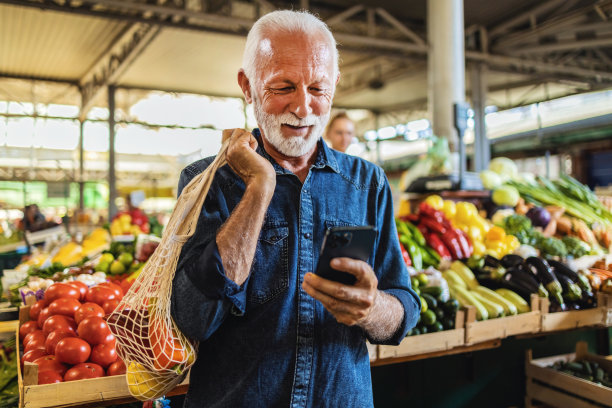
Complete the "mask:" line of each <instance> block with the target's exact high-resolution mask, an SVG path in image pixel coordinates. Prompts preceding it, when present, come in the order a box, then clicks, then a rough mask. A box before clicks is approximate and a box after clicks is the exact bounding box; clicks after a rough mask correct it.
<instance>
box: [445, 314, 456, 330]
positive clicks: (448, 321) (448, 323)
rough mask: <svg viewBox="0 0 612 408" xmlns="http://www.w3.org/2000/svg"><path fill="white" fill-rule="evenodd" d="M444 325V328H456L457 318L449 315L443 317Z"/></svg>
mask: <svg viewBox="0 0 612 408" xmlns="http://www.w3.org/2000/svg"><path fill="white" fill-rule="evenodd" d="M442 327H444V330H452V329H454V328H455V319H454V318H452V317H450V316H447V317H445V318H444V319H442Z"/></svg>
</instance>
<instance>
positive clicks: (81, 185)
mask: <svg viewBox="0 0 612 408" xmlns="http://www.w3.org/2000/svg"><path fill="white" fill-rule="evenodd" d="M84 123H85V122H84V121H83V120H79V212H80V213H82V212H83V210H84V209H85V199H84V197H83V194H84V191H85V180H84V176H83V174H84V173H85V172H84V167H85V158H84V147H83V125H84Z"/></svg>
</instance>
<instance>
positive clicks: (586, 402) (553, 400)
mask: <svg viewBox="0 0 612 408" xmlns="http://www.w3.org/2000/svg"><path fill="white" fill-rule="evenodd" d="M559 360H563V361H574V360H589V361H596V362H597V363H599V365H600V366H601V367H603V368H605V369H606V370H608V371H612V360H609V359H607V358H605V357H603V356H598V355H595V354H590V353H588V348H587V343H586V342H579V343H577V344H576V352H575V353H572V354H563V355H558V356H553V357H546V358H540V359H537V360H533V359H532V354H531V350H528V351H527V358H526V363H525V373H526V376H527V392H526V394H527V395H526V398H525V406H526V407H528V408H529V407H535V406H539V405H537V402H540V403H544V404H547V405H550V406H552V407H557V408H565V407H568V408H570V407H571V408H601V407H602V406H604V407H612V388H608V387H604V386H602V385H598V384H595V383H593V382H590V381H586V380H583V379H582V378H578V377H574V376H573V375H569V374H565V373H562V372H559V371H557V370H554V369H552V368H548V366H550V365H552V364H553V363H554V362H556V361H559Z"/></svg>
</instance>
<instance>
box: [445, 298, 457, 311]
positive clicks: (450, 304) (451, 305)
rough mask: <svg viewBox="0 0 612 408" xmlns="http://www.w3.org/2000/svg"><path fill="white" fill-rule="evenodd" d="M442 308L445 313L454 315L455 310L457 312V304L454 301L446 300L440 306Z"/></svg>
mask: <svg viewBox="0 0 612 408" xmlns="http://www.w3.org/2000/svg"><path fill="white" fill-rule="evenodd" d="M442 308H443V309H444V311H446V312H447V313H451V314H454V313H455V312H456V311H457V310H459V302H457V300H456V299H448V300H447V301H446V302H444V303H443V304H442Z"/></svg>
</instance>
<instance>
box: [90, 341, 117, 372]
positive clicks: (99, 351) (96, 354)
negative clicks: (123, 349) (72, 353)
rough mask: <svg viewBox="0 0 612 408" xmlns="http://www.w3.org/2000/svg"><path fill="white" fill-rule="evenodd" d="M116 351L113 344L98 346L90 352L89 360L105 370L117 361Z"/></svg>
mask: <svg viewBox="0 0 612 408" xmlns="http://www.w3.org/2000/svg"><path fill="white" fill-rule="evenodd" d="M117 357H118V356H117V351H115V345H114V344H113V343H106V344H98V345H96V346H94V348H93V349H92V350H91V357H89V360H90V361H91V362H92V363H96V364H99V365H101V366H102V367H104V368H106V367H108V366H109V365H111V364H112V363H114V362H115V361H117Z"/></svg>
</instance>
